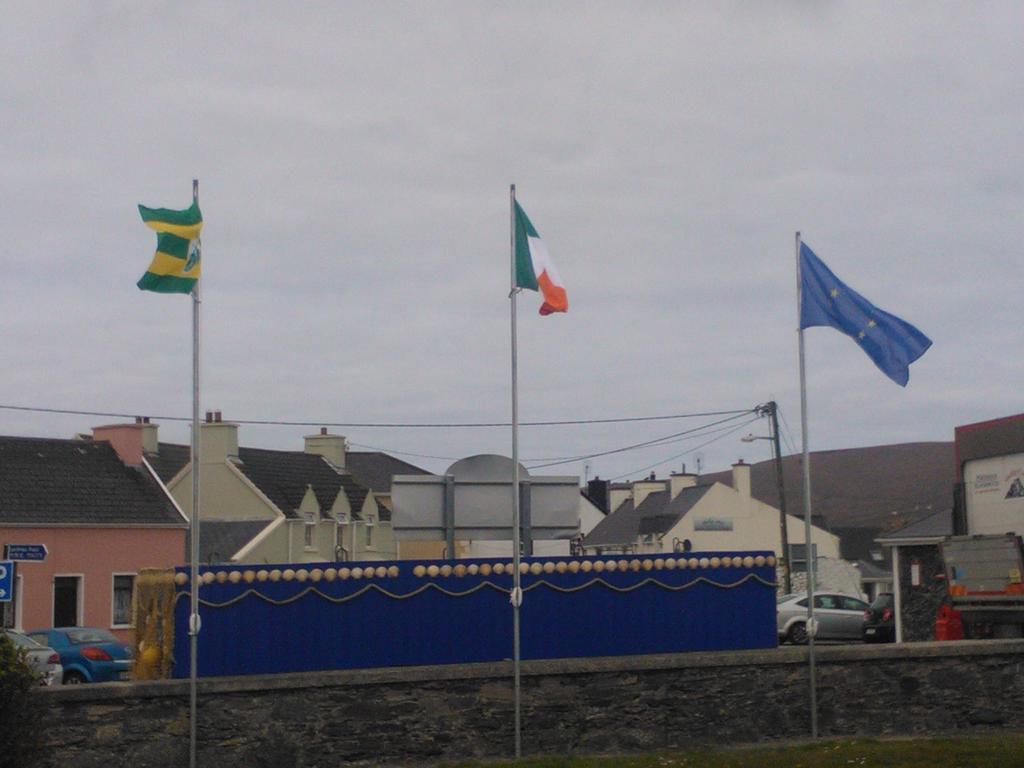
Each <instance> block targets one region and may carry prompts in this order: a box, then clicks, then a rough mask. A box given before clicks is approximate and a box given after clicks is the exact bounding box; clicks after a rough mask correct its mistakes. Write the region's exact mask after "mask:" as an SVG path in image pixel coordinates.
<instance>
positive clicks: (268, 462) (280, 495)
mask: <svg viewBox="0 0 1024 768" xmlns="http://www.w3.org/2000/svg"><path fill="white" fill-rule="evenodd" d="M238 458H239V461H238V463H237V464H236V466H237V467H238V468H239V469H240V470H242V474H244V475H245V476H246V477H247V478H249V479H250V480H251V481H252V482H253V484H254V485H255V486H256V487H257V488H259V489H260V490H261V491H262V492H263V493H264V494H266V496H267V498H269V499H270V500H271V501H272V502H274V504H275V505H276V506H277V508H278V509H280V510H281V511H282V512H284V513H285V515H287V516H288V517H297V516H298V513H297V512H296V510H297V509H298V507H299V504H301V503H302V499H303V497H304V496H305V495H306V489H307V487H308V486H312V487H313V493H315V494H316V499H317V503H319V505H320V510H321V512H323V513H325V514H326V513H327V512H329V511H330V509H331V506H332V505H333V504H334V500H335V498H337V496H338V493H339V491H344V493H345V496H347V497H348V502H349V504H350V505H351V507H352V511H353V512H354V513H356V514H358V513H359V510H360V509H362V506H363V502H364V501H365V500H366V496H367V494H368V493H369V490H368V489H367V488H366V487H365V486H363V485H360V484H359V483H357V482H356V481H355V480H354V479H353V478H352V476H351V475H345V474H341V473H340V472H339V471H338V470H336V469H335V468H334V467H332V466H331V465H330V463H329V462H328V461H327V460H326V459H324V457H323V456H318V455H316V454H312V453H305V452H303V451H273V450H268V449H264V448H239V449H238ZM199 542H200V544H202V539H200V540H199Z"/></svg>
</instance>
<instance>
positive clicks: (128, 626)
mask: <svg viewBox="0 0 1024 768" xmlns="http://www.w3.org/2000/svg"><path fill="white" fill-rule="evenodd" d="M118 576H131V577H132V593H131V598H130V599H129V603H128V622H127V623H126V624H118V623H117V621H116V619H117V616H115V615H114V610H115V608H114V596H115V595H116V594H117V589H116V583H117V577H118ZM138 576H139V574H138V572H137V571H114V572H113V573H111V574H110V628H111V629H131V628H132V627H133V626H134V624H132V605H133V604H134V602H135V582H136V580H137V579H138Z"/></svg>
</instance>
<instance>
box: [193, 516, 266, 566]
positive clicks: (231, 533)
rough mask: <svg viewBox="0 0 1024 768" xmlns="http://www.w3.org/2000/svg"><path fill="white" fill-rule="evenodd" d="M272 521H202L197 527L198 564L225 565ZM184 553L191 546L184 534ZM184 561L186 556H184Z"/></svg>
mask: <svg viewBox="0 0 1024 768" xmlns="http://www.w3.org/2000/svg"><path fill="white" fill-rule="evenodd" d="M272 522H273V521H272V520H212V521H211V520H204V521H202V522H201V523H200V526H199V562H201V563H226V562H229V561H230V560H231V556H232V555H234V554H235V553H236V552H238V550H240V549H241V548H242V547H244V546H245V545H246V544H248V543H249V542H250V541H252V540H253V539H254V538H256V535H257V534H259V532H260V531H262V530H263V529H264V528H266V527H267V526H268V525H270V524H271V523H272ZM185 539H186V541H185V552H186V553H187V552H189V548H190V547H191V546H192V542H191V541H190V540H189V539H190V537H189V535H188V534H187V533H186V534H185ZM186 559H188V555H187V554H186Z"/></svg>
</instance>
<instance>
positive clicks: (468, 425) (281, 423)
mask: <svg viewBox="0 0 1024 768" xmlns="http://www.w3.org/2000/svg"><path fill="white" fill-rule="evenodd" d="M0 409H2V410H8V411H26V412H30V413H52V414H61V415H70V416H101V417H103V418H110V419H134V418H135V417H136V416H139V415H140V414H137V413H117V412H113V411H83V410H74V409H70V408H42V407H38V406H24V405H3V404H0ZM751 412H752V409H750V408H744V409H743V410H730V411H705V412H701V413H672V414H667V415H661V416H623V417H618V418H608V419H563V420H556V421H521V422H519V426H521V427H556V426H573V425H583V424H624V423H628V422H643V421H669V420H672V419H695V418H703V417H709V416H726V415H736V414H738V415H743V414H746V413H751ZM149 418H152V419H159V420H160V421H186V422H187V421H192V419H191V417H188V416H161V415H156V416H152V415H151V416H149ZM232 422H233V423H235V424H249V425H253V426H272V427H346V428H350V427H351V428H358V429H479V428H493V427H510V426H512V422H510V421H480V422H431V423H403V422H356V421H347V422H346V421H285V420H283V419H232Z"/></svg>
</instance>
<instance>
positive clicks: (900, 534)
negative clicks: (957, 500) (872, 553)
mask: <svg viewBox="0 0 1024 768" xmlns="http://www.w3.org/2000/svg"><path fill="white" fill-rule="evenodd" d="M952 535H953V510H952V509H941V510H939V511H938V512H933V513H932V514H930V515H928V517H925V518H922V519H921V520H917V521H915V522H913V523H910V524H909V525H905V526H903V527H902V528H898V529H897V530H895V531H890V532H889V533H886V534H885V535H884V536H879V537H878V538H877V539H876V541H878V542H881V543H899V542H900V541H903V540H906V539H935V540H936V541H938V540H939V539H941V538H944V537H946V536H952Z"/></svg>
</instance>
